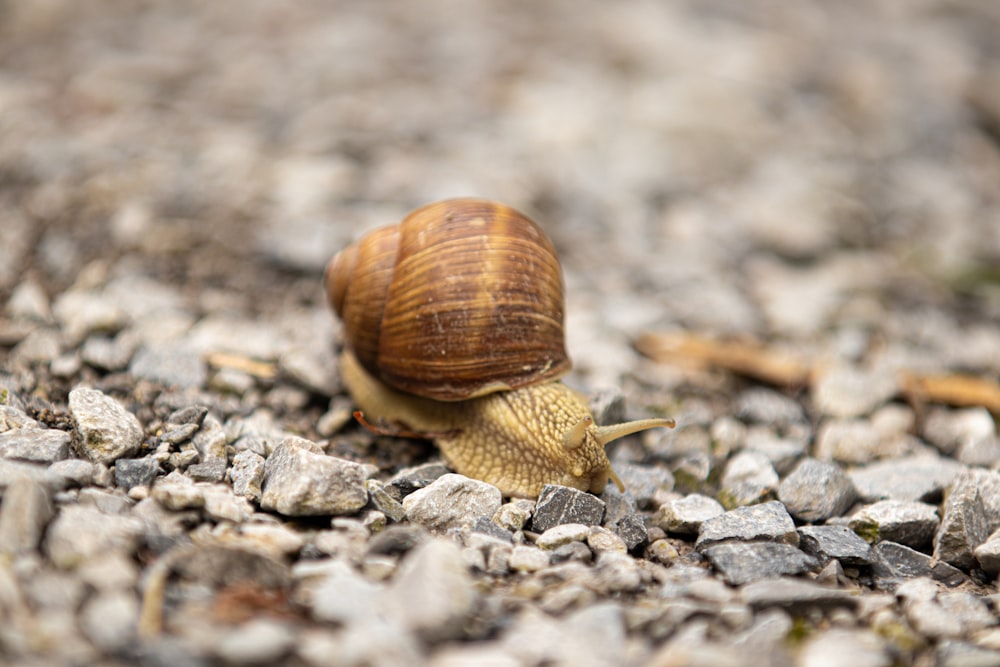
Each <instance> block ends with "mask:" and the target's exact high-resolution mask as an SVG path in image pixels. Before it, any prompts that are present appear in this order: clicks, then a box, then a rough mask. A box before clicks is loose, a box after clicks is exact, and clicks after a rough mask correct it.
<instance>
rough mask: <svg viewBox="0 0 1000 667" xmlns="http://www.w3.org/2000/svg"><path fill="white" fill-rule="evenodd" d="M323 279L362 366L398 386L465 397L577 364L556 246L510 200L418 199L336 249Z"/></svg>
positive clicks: (441, 395)
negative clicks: (568, 340) (419, 203)
mask: <svg viewBox="0 0 1000 667" xmlns="http://www.w3.org/2000/svg"><path fill="white" fill-rule="evenodd" d="M326 286H327V295H328V298H329V300H330V305H331V306H332V307H333V309H334V310H335V311H336V312H337V314H338V315H339V316H340V317H341V319H342V320H343V321H344V330H345V335H346V339H347V344H348V345H349V346H350V347H351V349H352V350H353V351H354V353H355V355H356V356H357V358H358V360H359V361H360V363H361V364H362V365H363V366H364V367H365V368H366V369H367V370H368V371H369V372H370V373H372V374H374V375H376V376H378V377H379V378H381V379H382V381H384V382H385V383H386V384H388V385H390V386H392V387H394V388H396V389H399V390H401V391H405V392H409V393H412V394H416V395H419V396H424V397H427V398H434V399H437V400H449V401H451V400H464V399H467V398H471V397H474V396H481V395H483V394H487V393H490V392H492V391H496V390H500V389H511V388H518V387H523V386H527V385H531V384H537V383H539V382H544V381H548V380H552V379H555V378H558V377H560V376H562V375H564V374H565V373H566V372H567V371H568V370H569V368H570V361H569V358H568V356H567V355H566V349H565V344H564V334H563V310H564V301H563V283H562V275H561V272H560V268H559V262H558V259H557V258H556V253H555V249H554V247H553V246H552V243H551V241H549V239H548V238H547V237H546V236H545V234H544V233H543V232H542V230H541V229H540V228H539V227H538V226H537V225H536V224H535V223H534V222H532V221H531V220H530V219H528V218H527V217H526V216H524V215H523V214H521V213H519V212H517V211H516V210H514V209H512V208H510V207H508V206H505V205H503V204H499V203H496V202H493V201H489V200H483V199H451V200H445V201H441V202H436V203H433V204H428V205H426V206H423V207H421V208H419V209H417V210H415V211H413V212H412V213H410V214H409V215H408V216H407V217H406V218H404V220H403V221H402V222H400V223H399V224H398V225H394V226H391V227H383V228H380V229H378V230H375V231H374V232H372V233H370V234H368V235H367V236H365V237H364V238H362V239H361V240H360V241H358V242H357V243H356V244H354V245H352V246H350V247H348V248H345V249H344V250H343V251H341V252H340V253H339V254H338V255H336V256H335V257H334V258H333V259H332V260H331V261H330V264H329V265H328V266H327V270H326Z"/></svg>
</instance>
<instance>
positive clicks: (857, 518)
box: [849, 500, 940, 549]
mask: <svg viewBox="0 0 1000 667" xmlns="http://www.w3.org/2000/svg"><path fill="white" fill-rule="evenodd" d="M939 523H940V521H939V519H938V515H937V508H936V507H935V506H934V505H928V504H927V503H919V502H915V501H903V500H880V501H879V502H877V503H874V504H872V505H866V506H865V507H862V508H861V509H860V510H858V511H857V512H855V513H854V515H853V516H852V517H851V519H850V523H849V525H850V527H851V530H853V531H854V532H856V533H857V534H859V535H861V537H863V538H864V539H865V540H867V541H868V542H869V543H872V544H874V543H875V542H878V541H880V540H887V541H889V542H898V543H900V544H905V545H906V546H909V547H913V548H914V549H922V548H924V547H927V546H929V545H930V543H931V538H932V537H933V536H934V531H936V530H937V527H938V524H939Z"/></svg>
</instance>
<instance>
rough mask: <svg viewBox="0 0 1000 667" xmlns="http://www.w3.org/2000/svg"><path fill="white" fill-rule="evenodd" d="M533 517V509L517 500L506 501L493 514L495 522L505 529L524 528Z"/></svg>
mask: <svg viewBox="0 0 1000 667" xmlns="http://www.w3.org/2000/svg"><path fill="white" fill-rule="evenodd" d="M530 519H531V511H530V510H529V509H528V508H526V507H524V506H522V505H521V504H520V503H518V502H516V501H512V502H509V503H504V504H503V505H501V506H500V509H498V510H497V511H496V513H495V514H494V515H493V523H495V524H497V525H498V526H500V527H501V528H503V529H504V530H508V531H510V532H514V531H517V530H523V529H524V527H525V526H526V525H528V521H529V520H530Z"/></svg>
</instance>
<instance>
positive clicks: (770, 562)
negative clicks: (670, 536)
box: [702, 542, 819, 586]
mask: <svg viewBox="0 0 1000 667" xmlns="http://www.w3.org/2000/svg"><path fill="white" fill-rule="evenodd" d="M702 553H703V554H704V555H705V557H706V558H708V560H709V562H710V563H711V564H712V566H713V567H714V568H715V569H716V570H718V571H719V572H720V573H721V574H722V577H723V578H724V579H725V580H726V582H727V583H729V584H731V585H733V586H742V585H743V584H748V583H750V582H751V581H759V580H761V579H768V578H770V577H778V576H782V575H794V574H802V573H804V572H808V571H810V570H814V569H817V568H818V565H819V563H818V562H817V560H816V559H815V558H813V557H812V556H810V555H808V554H806V553H805V552H803V551H801V550H800V549H797V548H796V547H793V546H791V545H789V544H778V543H776V542H722V543H720V544H715V545H712V546H710V547H707V548H705V549H703V550H702Z"/></svg>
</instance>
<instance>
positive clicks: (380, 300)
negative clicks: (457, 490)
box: [325, 199, 673, 497]
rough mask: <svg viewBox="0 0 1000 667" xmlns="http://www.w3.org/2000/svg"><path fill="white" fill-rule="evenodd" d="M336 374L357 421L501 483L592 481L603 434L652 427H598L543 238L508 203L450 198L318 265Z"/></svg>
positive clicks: (514, 488)
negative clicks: (577, 374)
mask: <svg viewBox="0 0 1000 667" xmlns="http://www.w3.org/2000/svg"><path fill="white" fill-rule="evenodd" d="M325 281H326V288H327V295H328V298H329V301H330V305H331V306H332V307H333V309H334V311H336V313H337V314H338V316H340V318H341V319H342V320H343V322H344V332H345V340H346V349H345V352H344V354H343V356H342V362H341V375H342V377H343V379H344V382H345V384H346V386H347V388H348V390H349V392H350V393H351V396H352V398H353V399H354V401H355V403H356V404H357V405H358V407H359V409H360V410H361V411H362V412H363V413H364V415H365V416H366V418H367V419H369V420H372V419H374V420H380V421H383V422H388V423H392V424H395V425H396V426H398V427H400V428H403V429H406V430H407V431H408V432H412V433H415V434H418V435H421V436H423V437H428V438H430V439H433V440H434V441H435V442H436V444H437V445H438V447H439V448H440V449H441V452H442V454H443V455H444V457H445V459H446V460H447V461H448V462H449V463H450V464H451V465H452V467H454V469H455V470H456V471H458V472H460V473H462V474H464V475H467V476H469V477H474V478H476V479H481V480H483V481H486V482H489V483H491V484H494V485H496V486H497V487H499V488H500V490H501V491H502V492H503V493H504V494H505V495H509V496H524V497H533V496H537V495H538V493H539V492H540V491H541V488H542V486H544V485H545V484H562V485H565V486H571V487H574V488H578V489H581V490H585V491H591V492H594V493H600V492H601V491H603V489H604V487H605V486H606V485H607V482H608V480H609V479H610V480H613V481H614V482H615V483H616V484H617V485H618V486H619V488H623V487H622V483H621V481H620V480H619V479H618V477H617V475H615V473H614V471H613V470H612V469H611V464H610V462H609V461H608V458H607V455H606V454H605V452H604V445H605V444H607V443H608V442H610V441H611V440H614V439H616V438H618V437H622V436H624V435H627V434H629V433H634V432H637V431H640V430H644V429H648V428H654V427H658V426H671V425H673V422H671V421H670V420H666V419H648V420H640V421H636V422H629V423H626V424H617V425H612V426H597V425H596V424H594V420H593V417H592V416H591V413H590V410H589V408H588V406H587V402H586V400H585V398H584V397H583V396H581V395H580V394H579V393H577V392H575V391H573V390H572V389H570V388H569V387H567V386H566V385H564V384H563V383H561V382H559V381H558V378H560V377H561V376H563V375H565V374H566V373H567V372H568V371H569V369H570V366H571V364H570V361H569V358H568V356H567V354H566V351H565V344H564V335H563V304H564V299H563V285H562V276H561V271H560V268H559V262H558V259H557V258H556V254H555V249H554V248H553V246H552V243H551V242H550V241H549V239H548V238H547V237H546V236H545V234H544V233H543V232H542V231H541V229H540V228H539V227H538V226H537V225H536V224H535V223H534V222H532V221H531V220H530V219H528V218H527V217H525V216H524V215H522V214H521V213H519V212H517V211H515V210H514V209H512V208H510V207H507V206H504V205H502V204H498V203H496V202H492V201H488V200H481V199H452V200H445V201H441V202H437V203H434V204H429V205H427V206H424V207H421V208H419V209H417V210H415V211H414V212H412V213H410V214H409V215H408V216H407V217H406V218H405V219H404V220H403V221H402V222H401V223H400V224H399V225H395V226H391V227H383V228H381V229H378V230H375V231H374V232H371V233H370V234H369V235H367V236H366V237H364V238H362V239H361V240H360V241H359V242H357V243H356V244H354V245H352V246H349V247H348V248H346V249H344V250H343V251H341V252H340V253H338V255H336V256H335V257H334V258H333V259H332V260H331V261H330V264H329V265H328V266H327V269H326V275H325Z"/></svg>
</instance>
